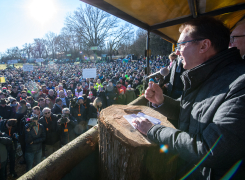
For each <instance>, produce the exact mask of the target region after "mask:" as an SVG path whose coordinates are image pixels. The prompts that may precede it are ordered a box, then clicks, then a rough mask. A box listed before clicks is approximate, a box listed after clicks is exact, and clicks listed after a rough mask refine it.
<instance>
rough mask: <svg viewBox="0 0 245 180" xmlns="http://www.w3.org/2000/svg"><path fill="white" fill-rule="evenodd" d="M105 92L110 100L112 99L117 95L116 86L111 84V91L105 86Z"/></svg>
mask: <svg viewBox="0 0 245 180" xmlns="http://www.w3.org/2000/svg"><path fill="white" fill-rule="evenodd" d="M105 92H106V97H109V99H111V100H113V99H114V98H115V97H117V95H118V92H117V88H116V87H115V86H113V89H112V91H109V90H108V89H107V88H106V91H105Z"/></svg>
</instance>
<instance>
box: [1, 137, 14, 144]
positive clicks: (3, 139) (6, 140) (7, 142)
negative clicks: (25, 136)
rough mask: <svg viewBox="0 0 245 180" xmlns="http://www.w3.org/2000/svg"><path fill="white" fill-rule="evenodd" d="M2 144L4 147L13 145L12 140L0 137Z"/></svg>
mask: <svg viewBox="0 0 245 180" xmlns="http://www.w3.org/2000/svg"><path fill="white" fill-rule="evenodd" d="M0 143H1V144H3V145H10V144H11V143H12V138H10V137H4V136H0Z"/></svg>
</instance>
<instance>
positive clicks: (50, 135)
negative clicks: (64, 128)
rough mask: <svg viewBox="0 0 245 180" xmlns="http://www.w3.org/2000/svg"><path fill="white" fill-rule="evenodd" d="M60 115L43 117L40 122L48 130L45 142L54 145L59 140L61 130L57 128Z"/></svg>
mask: <svg viewBox="0 0 245 180" xmlns="http://www.w3.org/2000/svg"><path fill="white" fill-rule="evenodd" d="M57 121H58V116H57V115H55V114H51V116H50V118H46V117H44V116H43V117H41V118H40V119H39V123H40V124H42V125H43V126H44V128H45V130H46V140H45V141H44V144H47V145H54V144H55V143H56V142H58V141H59V132H58V128H57Z"/></svg>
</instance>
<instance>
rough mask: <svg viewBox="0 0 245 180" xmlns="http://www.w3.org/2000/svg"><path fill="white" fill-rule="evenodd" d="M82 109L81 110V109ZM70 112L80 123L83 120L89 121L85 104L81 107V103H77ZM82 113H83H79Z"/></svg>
mask: <svg viewBox="0 0 245 180" xmlns="http://www.w3.org/2000/svg"><path fill="white" fill-rule="evenodd" d="M79 109H80V111H79ZM70 113H71V115H72V116H73V117H74V118H75V119H76V120H77V122H78V123H80V122H81V121H87V120H88V119H87V114H86V112H85V108H84V106H83V105H82V104H81V105H80V108H79V105H78V104H77V105H76V106H75V107H73V108H70ZM79 114H81V115H79Z"/></svg>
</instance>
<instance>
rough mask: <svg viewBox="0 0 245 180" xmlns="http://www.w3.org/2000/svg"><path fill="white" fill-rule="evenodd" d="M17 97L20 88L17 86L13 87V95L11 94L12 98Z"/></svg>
mask: <svg viewBox="0 0 245 180" xmlns="http://www.w3.org/2000/svg"><path fill="white" fill-rule="evenodd" d="M17 95H18V88H17V86H13V87H12V90H11V93H10V96H12V97H13V98H17Z"/></svg>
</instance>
